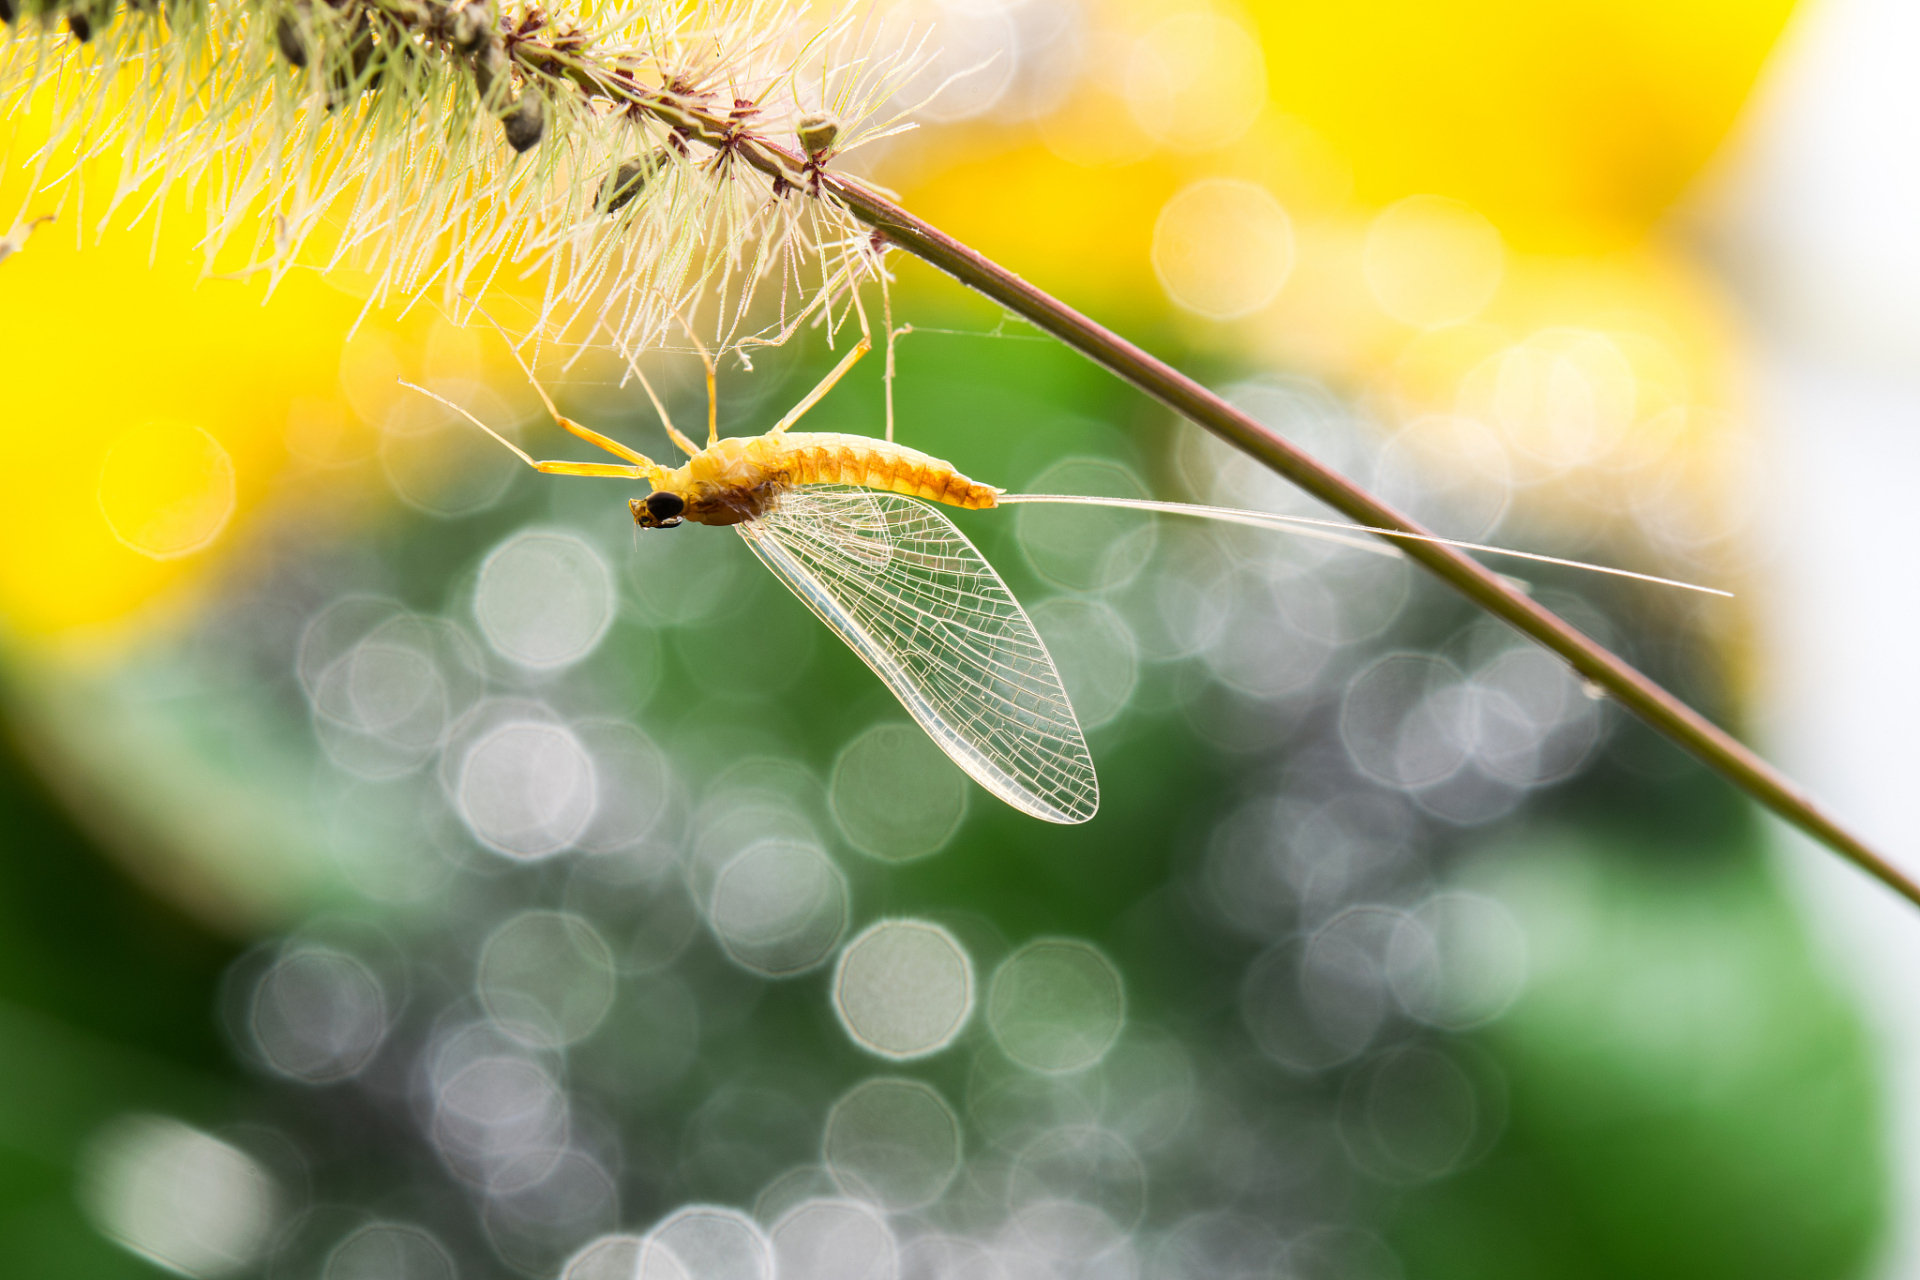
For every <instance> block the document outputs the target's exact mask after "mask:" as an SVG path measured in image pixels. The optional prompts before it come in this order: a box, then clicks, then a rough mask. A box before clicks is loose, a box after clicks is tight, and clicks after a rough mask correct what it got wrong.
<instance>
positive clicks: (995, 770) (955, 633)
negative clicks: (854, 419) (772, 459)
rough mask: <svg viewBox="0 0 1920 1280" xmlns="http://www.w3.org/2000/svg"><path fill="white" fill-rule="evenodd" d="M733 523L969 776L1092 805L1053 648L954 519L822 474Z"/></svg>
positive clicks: (1072, 814)
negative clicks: (822, 478) (753, 516)
mask: <svg viewBox="0 0 1920 1280" xmlns="http://www.w3.org/2000/svg"><path fill="white" fill-rule="evenodd" d="M734 527H735V528H737V529H738V530H739V531H740V535H741V536H742V537H744V538H745V539H746V540H747V545H748V546H750V547H752V548H753V552H754V554H755V555H757V556H759V557H760V559H761V561H762V562H763V563H765V565H766V566H767V567H768V568H769V569H771V570H773V572H774V573H775V575H776V576H778V577H779V579H780V581H782V582H784V583H786V584H787V586H788V587H789V588H790V589H791V590H792V591H793V593H794V594H795V595H797V596H799V597H800V598H801V599H802V600H804V601H805V602H806V604H807V607H808V608H810V609H812V610H813V611H814V613H815V614H817V615H818V616H819V618H820V620H821V621H822V622H824V623H826V624H827V625H828V626H829V627H831V628H832V629H833V631H834V633H835V634H836V635H838V636H839V637H840V638H841V639H842V640H845V641H846V642H847V644H848V645H850V646H851V647H852V649H853V651H854V652H855V653H857V654H859V655H860V656H861V657H862V658H863V659H865V660H866V663H867V665H868V666H870V667H872V668H873V669H874V671H875V673H877V674H878V675H879V677H880V678H881V679H882V680H884V681H886V683H887V687H888V688H890V689H892V690H893V692H894V695H895V696H896V697H898V698H899V699H900V702H901V705H903V706H905V707H906V709H907V711H908V712H909V714H911V715H912V716H913V718H914V719H915V720H918V721H919V722H920V727H921V728H923V729H925V730H926V731H927V733H928V735H929V736H930V737H932V738H933V740H934V741H935V742H937V743H938V744H939V745H940V748H941V750H943V751H945V752H946V753H947V754H948V755H949V756H952V757H953V760H954V763H956V764H958V765H959V766H960V767H961V768H962V769H965V770H966V771H967V772H968V773H969V774H970V775H972V777H973V779H974V781H976V782H978V783H979V784H980V785H981V786H983V787H985V788H986V789H987V790H989V791H991V792H993V794H995V795H996V796H999V797H1000V798H1001V799H1002V800H1005V801H1006V802H1007V803H1008V804H1010V805H1012V806H1014V808H1016V809H1020V810H1022V811H1024V812H1026V813H1030V814H1032V815H1033V816H1034V817H1036V818H1044V819H1046V820H1047V821H1048V822H1085V821H1086V820H1087V819H1088V818H1091V817H1092V816H1093V815H1094V811H1095V810H1096V809H1098V808H1099V807H1100V784H1099V782H1098V781H1097V780H1096V779H1095V777H1094V773H1093V758H1092V756H1090V755H1089V754H1088V753H1087V740H1086V738H1085V737H1084V736H1083V735H1082V734H1081V732H1080V722H1079V721H1078V720H1076V719H1075V718H1074V714H1073V706H1072V704H1071V703H1069V702H1068V701H1067V694H1066V690H1064V689H1063V688H1061V687H1060V673H1059V671H1058V670H1056V669H1055V668H1054V665H1053V658H1052V656H1051V655H1050V654H1048V653H1047V647H1046V645H1044V644H1042V643H1041V641H1040V636H1039V633H1038V632H1036V631H1035V630H1034V629H1033V622H1032V621H1031V620H1030V619H1029V618H1028V617H1027V613H1026V610H1024V609H1022V608H1021V607H1020V602H1019V601H1017V600H1015V599H1014V598H1013V594H1012V593H1011V592H1010V591H1008V590H1007V586H1006V584H1005V583H1004V582H1002V581H1000V575H999V574H997V573H995V572H994V571H993V566H992V565H990V564H988V563H987V562H986V560H985V559H983V558H982V557H981V555H980V553H979V552H978V551H976V550H974V546H973V544H972V543H971V542H968V541H967V539H966V535H964V534H962V533H961V532H960V531H959V530H958V529H956V528H954V527H953V522H952V521H950V520H948V519H947V518H946V517H945V516H944V515H941V514H940V513H939V512H938V511H936V510H934V509H933V508H932V507H930V506H927V505H926V504H925V503H922V502H916V501H914V500H913V499H911V498H904V497H901V496H899V495H897V494H891V493H871V492H868V491H866V490H864V489H848V488H842V487H839V486H822V487H818V488H807V489H800V490H796V491H794V492H793V493H790V494H788V495H787V496H786V497H785V498H784V499H782V501H781V504H780V506H779V507H778V508H777V509H776V510H775V511H773V512H772V513H770V514H768V515H765V516H762V517H761V518H760V519H758V520H750V521H748V522H746V523H745V524H740V525H736V526H734Z"/></svg>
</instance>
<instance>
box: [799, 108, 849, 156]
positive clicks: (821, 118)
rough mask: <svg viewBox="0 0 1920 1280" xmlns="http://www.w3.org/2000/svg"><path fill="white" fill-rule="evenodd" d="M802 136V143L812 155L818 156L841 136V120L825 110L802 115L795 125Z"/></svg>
mask: <svg viewBox="0 0 1920 1280" xmlns="http://www.w3.org/2000/svg"><path fill="white" fill-rule="evenodd" d="M794 132H795V133H796V134H798V135H799V136H800V145H801V147H802V148H804V149H805V151H806V153H807V154H808V155H810V156H814V157H816V158H818V157H819V156H821V155H823V154H824V153H825V152H826V150H827V149H828V148H829V147H831V146H832V145H833V144H834V142H835V141H837V140H838V139H839V137H840V122H839V121H838V120H836V119H834V118H833V117H832V116H831V115H828V114H827V113H826V112H824V111H820V112H815V113H814V114H812V115H804V116H801V117H800V123H799V124H798V125H796V126H795V127H794Z"/></svg>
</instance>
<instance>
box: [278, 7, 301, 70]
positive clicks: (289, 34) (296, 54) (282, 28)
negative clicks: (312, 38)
mask: <svg viewBox="0 0 1920 1280" xmlns="http://www.w3.org/2000/svg"><path fill="white" fill-rule="evenodd" d="M273 38H274V39H275V40H276V41H278V42H279V45H280V54H281V56H282V57H284V58H285V59H286V60H287V65H289V66H294V67H304V66H306V65H307V45H306V41H304V40H302V39H301V38H300V28H299V27H298V26H296V25H295V24H294V21H293V17H292V15H290V14H285V13H283V14H281V15H280V21H279V22H277V23H275V24H274V28H273Z"/></svg>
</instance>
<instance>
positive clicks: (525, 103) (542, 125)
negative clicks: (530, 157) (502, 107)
mask: <svg viewBox="0 0 1920 1280" xmlns="http://www.w3.org/2000/svg"><path fill="white" fill-rule="evenodd" d="M500 123H501V124H502V125H504V126H505V127H506V131H507V145H508V146H510V147H512V148H513V149H514V150H515V151H516V152H523V151H529V150H532V149H533V148H534V147H535V146H538V145H539V143H540V135H542V134H543V133H545V132H546V131H547V113H546V111H545V110H543V109H542V108H541V105H540V95H539V94H537V93H535V92H533V91H532V90H531V89H526V90H522V91H521V94H520V101H518V102H516V103H515V104H514V105H513V110H511V111H509V112H508V113H507V114H506V115H505V116H504V117H503V118H502V119H501V121H500Z"/></svg>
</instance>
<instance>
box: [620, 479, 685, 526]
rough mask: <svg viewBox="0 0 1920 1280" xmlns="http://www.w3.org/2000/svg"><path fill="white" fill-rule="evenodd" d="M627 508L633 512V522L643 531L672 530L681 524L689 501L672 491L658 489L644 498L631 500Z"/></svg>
mask: <svg viewBox="0 0 1920 1280" xmlns="http://www.w3.org/2000/svg"><path fill="white" fill-rule="evenodd" d="M627 507H628V509H629V510H631V511H632V512H633V522H634V523H635V524H637V525H639V526H640V527H641V528H642V529H671V528H673V527H674V526H675V525H677V524H679V523H680V515H681V513H682V512H684V511H685V510H686V509H687V500H686V499H685V498H683V497H681V496H680V495H679V494H677V493H675V492H673V491H672V490H671V489H656V490H654V491H653V492H652V493H650V494H648V495H647V496H646V497H644V498H634V499H632V500H630V501H629V502H628V503H627Z"/></svg>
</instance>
